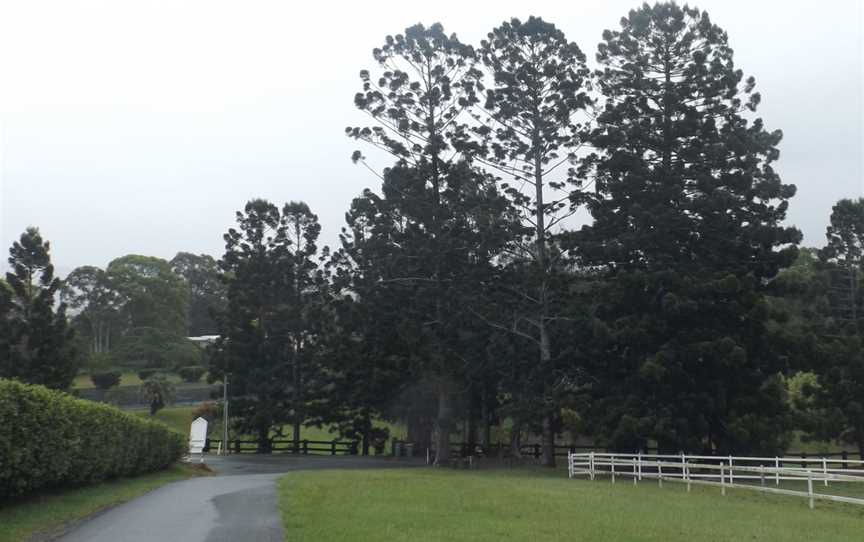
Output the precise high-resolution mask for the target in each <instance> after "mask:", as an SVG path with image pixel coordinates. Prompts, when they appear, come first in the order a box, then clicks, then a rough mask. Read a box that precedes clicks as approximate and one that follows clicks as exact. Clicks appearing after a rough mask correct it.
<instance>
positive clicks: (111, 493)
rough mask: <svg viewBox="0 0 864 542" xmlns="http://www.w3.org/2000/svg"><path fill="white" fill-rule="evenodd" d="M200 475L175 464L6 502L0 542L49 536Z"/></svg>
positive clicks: (1, 511) (0, 520) (0, 513)
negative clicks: (127, 476)
mask: <svg viewBox="0 0 864 542" xmlns="http://www.w3.org/2000/svg"><path fill="white" fill-rule="evenodd" d="M202 473H203V471H201V470H199V469H195V468H193V467H189V466H186V465H175V466H174V467H171V468H170V469H167V470H164V471H160V472H156V473H153V474H145V475H143V476H137V477H135V478H121V479H118V480H112V481H110V482H103V483H101V484H96V485H93V486H88V487H83V488H80V489H70V490H64V491H58V492H55V493H49V494H43V495H39V496H36V497H30V498H27V499H25V500H22V501H21V502H13V503H7V504H5V505H3V506H0V542H13V541H14V542H18V541H24V540H28V539H29V538H30V537H32V536H34V535H36V534H39V535H45V536H46V537H48V536H49V535H51V534H52V533H55V532H56V531H58V530H60V529H62V528H63V526H64V525H68V524H69V523H70V522H74V521H76V520H80V519H82V518H85V517H87V516H89V515H91V514H95V513H96V512H99V511H100V510H103V509H105V508H108V507H110V506H114V505H117V504H120V503H122V502H126V501H128V500H131V499H134V498H135V497H138V496H140V495H143V494H144V493H147V492H148V491H152V490H154V489H156V488H157V487H159V486H162V485H165V484H167V483H169V482H174V481H177V480H182V479H184V478H190V477H192V476H198V475H201V474H202Z"/></svg>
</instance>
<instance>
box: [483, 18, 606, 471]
mask: <svg viewBox="0 0 864 542" xmlns="http://www.w3.org/2000/svg"><path fill="white" fill-rule="evenodd" d="M480 56H481V59H482V62H483V65H484V66H485V67H486V69H487V71H488V72H489V74H490V75H491V76H492V79H493V80H494V86H493V87H492V88H490V89H488V91H487V94H486V101H485V104H484V106H483V107H479V106H478V108H477V110H478V111H479V112H478V113H477V118H478V119H479V120H480V121H481V126H480V127H479V128H477V129H476V131H477V133H478V134H479V135H480V136H481V140H482V143H483V145H482V149H483V151H484V152H481V153H478V158H477V160H479V161H481V162H482V163H484V164H486V165H487V166H488V167H489V168H490V169H491V170H492V171H495V172H496V173H498V174H499V175H500V176H501V177H502V178H503V180H504V181H505V182H504V184H503V185H502V186H503V188H505V191H506V193H507V195H508V196H509V197H510V199H511V201H512V202H513V205H514V208H516V209H519V210H520V215H521V216H520V218H521V222H522V224H523V225H524V229H523V230H522V231H521V232H519V234H518V235H516V236H514V238H513V239H511V240H510V242H509V243H508V252H509V253H510V255H511V258H510V260H511V264H512V265H513V266H517V267H523V268H524V269H523V270H521V271H519V273H518V274H519V275H521V276H522V280H520V281H519V284H516V283H509V284H507V286H508V288H509V290H510V291H511V292H513V293H514V294H515V295H516V298H517V301H518V302H517V303H516V304H515V306H514V307H513V308H514V309H515V313H516V316H514V318H513V321H514V322H516V324H515V325H513V326H511V327H512V328H513V331H514V332H518V333H520V334H521V336H522V338H523V339H525V340H528V341H529V342H530V343H533V344H534V346H535V350H536V352H537V356H536V357H537V367H536V368H535V369H534V370H531V371H526V372H524V373H523V374H526V375H527V374H531V375H535V376H538V377H543V376H544V375H545V376H546V377H548V381H547V383H546V384H547V385H546V386H544V385H540V387H539V388H538V389H534V391H533V393H535V394H536V395H537V396H538V398H539V400H537V401H535V402H536V404H537V405H538V407H539V414H540V417H541V418H542V420H543V421H542V427H543V463H544V465H547V466H554V465H555V455H554V446H555V434H554V427H553V426H554V424H555V418H556V412H557V411H558V410H560V407H559V406H558V405H557V404H556V401H555V400H554V399H553V395H554V393H553V390H552V382H554V381H555V380H556V378H557V377H558V374H559V373H560V369H561V368H559V367H555V366H554V364H553V363H552V359H553V356H554V354H555V350H556V348H555V345H553V344H552V343H551V338H550V335H551V331H550V326H551V325H553V322H554V321H556V319H557V320H559V321H560V318H559V317H560V315H555V314H553V313H552V312H550V310H551V304H552V303H553V300H552V298H554V297H555V296H556V292H554V291H553V289H552V286H553V284H555V283H556V280H555V278H554V275H556V274H560V273H561V272H562V270H563V267H564V266H563V263H564V257H565V254H563V253H562V251H561V250H560V248H559V245H558V243H557V239H558V235H556V234H557V233H558V232H559V231H560V223H561V222H562V221H564V220H566V219H567V218H568V217H569V216H571V215H572V214H573V213H574V212H575V210H576V206H575V205H574V203H575V201H577V200H576V199H575V198H574V197H573V194H572V193H571V192H572V191H574V190H575V189H577V188H578V183H579V179H578V178H577V176H576V171H575V168H574V167H573V164H575V163H576V156H575V152H576V150H577V149H578V147H579V145H580V144H581V140H580V138H579V135H578V131H579V124H578V122H579V119H578V116H579V115H580V113H583V112H584V109H585V108H586V106H587V105H588V104H589V103H590V101H589V98H588V95H587V93H586V88H585V87H586V82H587V80H588V77H589V71H588V68H587V67H586V66H585V55H584V54H583V53H582V51H581V50H580V49H579V47H578V46H577V45H576V44H575V43H573V42H570V41H568V40H567V38H566V37H565V35H564V33H563V32H561V31H560V30H559V29H558V28H556V27H555V25H553V24H551V23H548V22H546V21H544V20H542V19H540V18H538V17H530V18H529V19H528V20H527V21H525V22H524V23H523V22H522V21H520V20H519V19H512V20H511V21H509V22H504V23H503V24H502V25H501V26H499V27H497V28H495V29H494V30H492V32H490V33H489V35H488V38H487V39H486V40H484V41H483V42H482V44H481V47H480ZM520 186H527V189H520ZM511 305H513V304H511ZM499 324H500V323H499ZM524 385H525V386H526V387H528V386H531V384H530V383H528V382H525V383H524Z"/></svg>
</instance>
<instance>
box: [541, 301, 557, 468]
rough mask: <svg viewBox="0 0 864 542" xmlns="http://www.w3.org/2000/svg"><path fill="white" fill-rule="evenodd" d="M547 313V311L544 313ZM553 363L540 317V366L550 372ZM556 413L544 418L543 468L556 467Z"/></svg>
mask: <svg viewBox="0 0 864 542" xmlns="http://www.w3.org/2000/svg"><path fill="white" fill-rule="evenodd" d="M544 312H545V311H544ZM551 361H552V352H551V348H550V347H549V333H548V331H547V330H546V325H545V323H543V317H542V316H541V317H540V365H541V367H544V370H548V366H549V364H550V362H551ZM553 415H554V412H547V413H546V414H545V415H544V416H543V437H542V444H543V466H544V467H554V466H555V430H554V427H553V422H554V420H553V419H552V416H553Z"/></svg>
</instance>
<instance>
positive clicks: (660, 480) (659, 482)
mask: <svg viewBox="0 0 864 542" xmlns="http://www.w3.org/2000/svg"><path fill="white" fill-rule="evenodd" d="M657 485H659V486H660V487H663V465H662V464H661V463H660V460H659V459H658V461H657Z"/></svg>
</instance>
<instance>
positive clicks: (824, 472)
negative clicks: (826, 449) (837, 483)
mask: <svg viewBox="0 0 864 542" xmlns="http://www.w3.org/2000/svg"><path fill="white" fill-rule="evenodd" d="M822 476H824V477H825V487H828V460H827V459H825V458H824V457H823V458H822Z"/></svg>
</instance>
